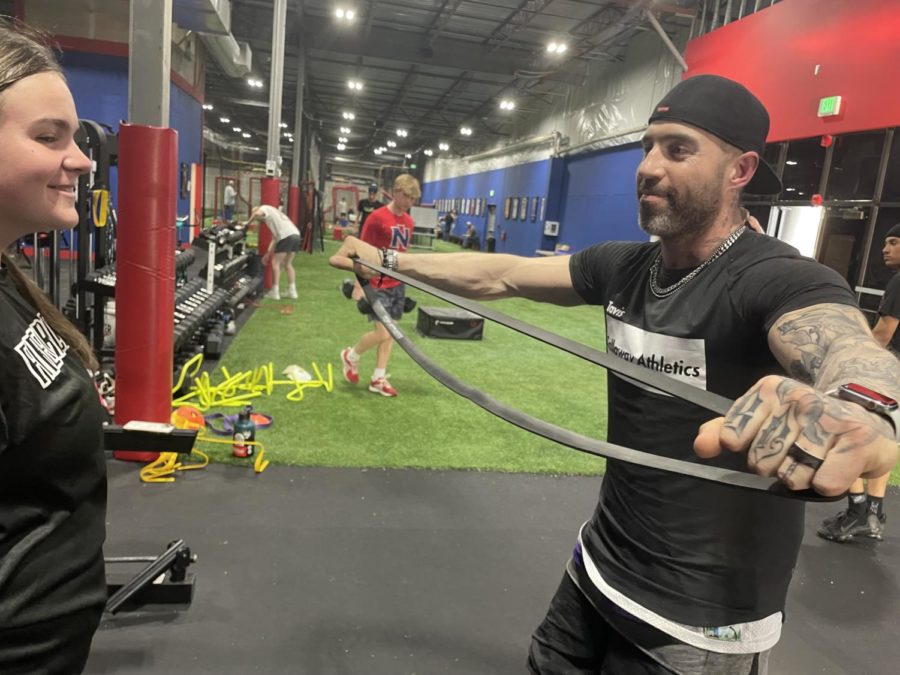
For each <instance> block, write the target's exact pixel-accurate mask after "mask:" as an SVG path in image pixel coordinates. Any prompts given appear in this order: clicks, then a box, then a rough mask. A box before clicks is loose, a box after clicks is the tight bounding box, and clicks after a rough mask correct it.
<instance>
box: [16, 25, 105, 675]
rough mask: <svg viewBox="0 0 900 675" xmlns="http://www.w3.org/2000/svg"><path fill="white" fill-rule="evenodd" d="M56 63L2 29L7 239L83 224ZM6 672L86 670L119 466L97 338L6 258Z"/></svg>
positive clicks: (24, 34) (19, 30)
mask: <svg viewBox="0 0 900 675" xmlns="http://www.w3.org/2000/svg"><path fill="white" fill-rule="evenodd" d="M78 127H79V124H78V115H77V114H76V112H75V104H74V101H73V100H72V95H71V94H70V93H69V89H68V87H67V86H66V82H65V79H64V78H63V76H62V72H61V70H60V68H59V65H58V64H57V62H56V60H55V58H54V55H53V52H52V51H51V50H50V49H49V48H48V47H47V46H46V45H45V44H44V43H43V42H42V38H41V37H40V36H39V35H37V34H35V33H32V32H31V31H29V30H28V29H27V28H25V27H24V26H22V25H21V24H14V23H11V22H9V21H5V20H0V147H2V148H3V152H4V156H5V157H6V159H7V161H5V162H3V163H2V165H0V203H2V204H3V208H2V209H0V236H2V242H0V243H2V245H3V246H7V245H9V244H10V243H12V242H14V241H15V240H16V239H17V238H19V237H21V236H23V235H24V234H26V233H28V232H37V231H41V230H46V229H50V228H53V229H64V228H66V229H68V228H72V227H74V226H75V224H76V223H77V222H78V214H77V212H76V209H75V190H76V185H77V183H78V177H79V176H80V175H81V174H83V173H86V172H87V171H88V170H89V169H90V166H91V161H90V159H88V158H87V157H86V156H85V155H84V154H83V153H82V152H81V151H80V150H79V148H78V146H77V145H76V144H75V141H74V134H75V132H76V130H77V129H78ZM0 267H2V269H0V317H2V321H0V672H2V673H4V674H7V673H61V674H62V673H65V674H66V675H68V674H70V673H80V672H81V671H82V669H83V667H84V664H85V661H86V660H87V655H88V651H89V649H90V644H91V639H92V637H93V635H94V632H95V631H96V629H97V626H98V624H99V621H100V616H101V614H102V611H103V606H104V604H105V602H106V578H105V572H104V564H103V552H102V545H103V541H104V538H105V536H106V529H105V519H106V457H105V454H104V452H103V437H102V426H101V407H100V400H99V396H98V393H97V391H96V389H95V387H94V383H93V381H92V378H91V374H90V372H89V369H90V370H94V369H96V366H97V364H96V360H95V359H94V356H93V354H92V353H91V349H90V346H89V345H88V343H87V341H86V340H85V339H84V337H83V336H82V335H81V334H80V333H78V331H77V330H76V329H75V327H74V326H72V325H71V324H70V323H69V322H68V321H66V319H65V318H64V317H63V316H62V314H61V313H60V312H59V310H58V309H56V307H54V306H53V305H52V304H51V303H50V302H49V301H48V300H47V298H46V297H45V296H44V295H43V293H42V292H41V290H40V289H39V288H38V287H37V286H35V284H34V283H33V282H31V281H29V280H28V279H27V278H26V277H25V276H24V275H23V274H22V272H20V271H19V270H18V269H17V268H16V266H15V264H14V263H13V262H12V260H10V259H9V258H8V257H7V256H6V255H3V256H2V258H0Z"/></svg>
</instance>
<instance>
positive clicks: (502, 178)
mask: <svg viewBox="0 0 900 675" xmlns="http://www.w3.org/2000/svg"><path fill="white" fill-rule="evenodd" d="M550 169H551V160H549V159H546V160H541V161H538V162H529V163H528V164H520V165H519V166H512V167H509V168H506V169H494V170H493V171H484V172H482V173H475V174H471V175H468V176H459V177H458V178H448V179H446V180H441V181H433V182H431V183H426V184H425V185H424V187H423V188H422V201H423V202H426V203H430V202H434V201H435V200H437V199H472V198H476V199H477V198H484V199H485V200H486V203H487V204H495V205H496V207H497V220H496V223H497V229H496V231H495V233H494V234H495V237H496V247H497V248H496V250H497V252H498V253H514V254H517V255H534V252H535V250H537V249H540V248H541V247H542V239H543V230H544V225H543V223H542V222H541V221H540V220H539V219H536V220H535V221H534V222H532V220H531V214H530V213H529V214H528V217H527V218H526V219H525V220H519V219H516V220H514V221H513V220H511V219H507V218H504V217H503V206H504V203H505V201H506V198H507V197H515V198H517V199H518V198H521V197H528V200H529V209H530V204H531V199H532V198H533V197H538V198H539V199H540V198H544V199H546V198H547V195H548V191H549V184H550ZM491 190H493V191H494V196H493V197H490V196H489V195H490V191H491ZM538 215H540V214H538ZM546 218H550V216H549V215H547V216H546ZM467 221H471V222H472V224H473V225H475V229H476V230H478V236H479V237H480V238H481V244H482V248H485V242H486V237H487V231H486V230H487V208H485V210H484V214H483V215H482V216H469V215H465V214H463V213H460V214H459V218H458V219H457V221H456V223H455V225H454V227H453V232H452V233H453V234H456V235H457V236H462V234H463V232H465V230H466V222H467Z"/></svg>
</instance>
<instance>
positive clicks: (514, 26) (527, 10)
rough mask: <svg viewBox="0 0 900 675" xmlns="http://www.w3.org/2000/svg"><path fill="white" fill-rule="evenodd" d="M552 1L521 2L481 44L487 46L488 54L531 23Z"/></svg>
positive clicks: (528, 0) (526, 0) (527, 0)
mask: <svg viewBox="0 0 900 675" xmlns="http://www.w3.org/2000/svg"><path fill="white" fill-rule="evenodd" d="M551 2H553V0H523V1H522V3H521V4H520V5H519V6H518V7H517V8H516V9H514V10H513V11H512V12H511V13H510V14H509V16H507V17H506V18H505V19H504V20H503V21H502V22H501V23H500V25H499V26H497V27H496V28H495V29H494V31H493V32H492V33H491V34H490V35H488V36H487V37H486V38H485V39H484V41H483V44H485V45H489V46H490V48H489V49H488V54H492V53H493V52H494V51H496V50H497V49H498V48H499V47H500V45H502V44H503V43H504V42H506V41H507V40H508V39H509V38H510V36H512V34H513V33H515V32H516V31H517V30H519V29H520V28H523V27H525V26H527V25H528V24H529V23H531V20H532V19H534V17H536V16H537V15H538V14H540V13H541V12H542V11H544V9H545V8H546V7H547V5H549V4H550V3H551Z"/></svg>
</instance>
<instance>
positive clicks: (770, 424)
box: [330, 75, 900, 675]
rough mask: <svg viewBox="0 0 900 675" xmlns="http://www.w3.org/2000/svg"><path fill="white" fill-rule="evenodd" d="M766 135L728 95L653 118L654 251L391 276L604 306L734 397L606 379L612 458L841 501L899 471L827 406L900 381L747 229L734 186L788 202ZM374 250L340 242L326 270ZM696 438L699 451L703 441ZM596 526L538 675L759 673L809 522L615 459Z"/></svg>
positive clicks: (823, 291) (838, 283)
mask: <svg viewBox="0 0 900 675" xmlns="http://www.w3.org/2000/svg"><path fill="white" fill-rule="evenodd" d="M768 128H769V117H768V113H767V112H766V110H765V108H764V107H763V105H762V103H760V101H759V100H758V99H757V98H756V97H755V96H753V94H752V93H751V92H750V91H748V90H747V89H746V88H745V87H743V86H742V85H740V84H739V83H737V82H734V81H731V80H728V79H725V78H721V77H717V76H713V75H697V76H695V77H690V78H688V79H686V80H684V81H682V82H681V83H679V84H678V85H676V86H675V87H674V88H673V89H672V90H671V91H670V92H669V93H668V94H667V95H666V96H665V97H664V98H663V100H662V101H660V103H659V104H658V105H657V106H656V107H655V108H654V110H653V112H652V114H651V115H650V120H649V126H648V128H647V130H646V132H645V133H644V135H643V139H642V141H641V144H642V147H643V153H644V154H643V159H642V160H641V162H640V164H639V166H638V168H637V175H636V187H637V196H638V202H639V215H640V224H641V227H642V228H643V229H644V231H645V232H647V233H648V234H650V235H655V237H657V238H658V241H653V242H647V243H634V242H606V243H602V244H596V245H594V246H590V247H588V248H586V249H584V250H582V251H579V252H577V253H575V254H574V255H571V256H550V257H541V258H525V257H518V256H512V255H501V254H497V255H491V256H484V255H482V254H479V253H468V252H460V253H449V254H417V255H408V254H404V253H400V254H397V256H396V260H391V261H390V262H391V263H392V264H393V263H394V262H395V263H396V269H397V270H398V271H399V272H400V273H402V274H405V275H409V276H411V277H414V278H418V279H423V280H427V281H428V282H429V283H431V284H434V285H436V286H438V287H441V288H443V289H445V290H448V291H451V292H454V293H458V294H461V295H465V296H468V297H473V298H482V299H493V298H505V297H514V296H518V297H524V298H529V299H532V300H536V301H540V302H551V303H556V304H558V305H563V306H568V305H578V304H583V303H588V304H592V305H596V306H597V307H599V308H601V310H602V311H603V313H604V319H605V324H606V339H607V351H608V352H609V353H612V354H617V355H620V357H621V358H628V360H629V361H632V362H634V363H646V364H648V365H647V366H646V367H648V368H651V367H654V365H659V364H663V363H664V364H666V365H667V366H671V370H670V372H671V376H673V377H676V378H677V379H680V380H682V381H683V382H686V383H689V384H691V385H693V386H695V387H698V388H700V389H705V390H709V391H712V392H715V393H717V394H720V395H722V396H727V397H729V398H734V399H736V400H735V402H734V405H733V406H732V407H731V409H730V410H729V411H728V412H727V414H726V415H725V417H724V418H717V419H714V420H710V419H709V417H710V415H709V413H707V412H704V411H703V410H701V409H699V408H697V407H696V406H694V405H692V404H689V403H686V402H684V401H681V400H679V399H677V398H674V397H672V396H668V395H664V394H660V393H658V392H656V391H654V390H651V389H649V388H647V387H644V386H641V385H639V384H638V383H636V382H634V381H633V380H628V379H625V378H622V377H620V376H618V375H616V374H614V373H611V372H610V373H608V375H607V376H608V382H609V392H608V406H609V410H608V416H609V429H608V440H609V441H610V442H612V443H615V444H618V445H623V446H628V447H633V448H640V449H641V450H645V451H650V452H655V453H657V454H660V455H664V456H667V457H673V458H679V459H683V460H688V461H697V460H696V457H697V455H700V456H701V457H702V458H704V459H705V460H706V461H709V462H710V463H712V464H715V465H717V466H721V467H726V468H731V469H734V470H740V469H746V468H748V467H749V469H750V470H752V471H755V472H757V473H760V474H764V475H777V476H778V477H779V479H780V480H781V481H782V482H783V483H784V484H785V485H786V486H787V487H788V488H790V489H803V488H808V487H810V486H812V487H813V488H814V489H815V490H817V491H819V492H821V493H823V494H826V495H837V494H841V493H842V492H843V491H844V490H846V489H847V488H848V487H849V486H850V484H851V483H852V482H853V481H854V480H855V479H856V478H857V477H859V476H864V477H875V476H880V475H883V474H884V473H885V472H886V471H888V470H889V469H890V467H891V466H892V465H893V463H894V461H895V460H896V457H897V442H896V441H897V437H896V428H895V427H894V425H893V419H887V418H885V417H882V416H881V415H877V414H874V413H872V412H869V411H868V410H866V409H865V408H864V407H863V406H861V405H858V404H856V403H853V402H850V401H846V400H842V399H838V398H835V397H833V396H830V395H829V394H828V393H826V392H829V391H831V390H833V389H835V388H837V387H839V385H842V384H848V383H857V384H862V385H864V386H866V387H868V388H869V389H871V390H874V391H875V392H878V393H880V394H883V395H885V396H889V397H891V398H894V399H897V398H898V396H900V363H898V362H897V359H895V358H894V357H893V356H892V355H891V354H890V353H888V352H887V351H886V350H884V349H882V348H881V346H880V345H878V343H876V342H875V340H874V339H873V338H872V334H871V332H870V331H869V328H868V324H867V323H866V321H865V319H864V318H863V316H862V314H861V313H860V311H859V310H858V309H857V307H856V299H855V296H854V295H853V293H852V292H851V291H850V289H849V287H848V286H847V283H846V282H845V281H844V280H843V279H842V278H841V277H840V276H839V275H838V274H837V273H836V272H834V271H833V270H831V269H829V268H827V267H825V266H824V265H820V264H818V263H816V262H815V261H813V260H810V259H809V258H804V257H802V256H801V255H800V254H799V253H798V252H797V251H796V249H794V248H792V247H791V246H789V245H787V244H785V243H784V242H781V241H779V240H777V239H774V238H771V237H767V236H765V235H762V234H758V233H756V232H754V231H752V230H750V229H748V227H747V225H746V223H745V222H744V218H743V217H742V215H741V211H740V197H741V194H742V192H743V191H744V190H745V189H746V190H748V191H749V192H752V193H754V194H769V193H776V192H779V191H780V189H781V184H780V181H779V179H778V177H777V176H776V174H775V173H774V171H773V170H772V168H771V167H769V166H768V164H766V163H765V161H764V160H763V159H762V154H763V151H764V148H765V140H766V135H767V133H768ZM355 256H358V257H359V258H361V259H363V260H366V261H369V262H374V263H377V262H388V261H387V260H385V261H382V253H381V252H380V251H379V250H378V249H377V248H374V247H372V246H369V245H368V244H366V243H365V242H361V241H359V240H357V239H354V238H351V239H348V240H347V241H346V242H344V243H343V245H342V246H341V248H340V250H339V251H338V252H337V253H336V254H335V255H334V256H332V258H331V260H330V262H331V264H332V265H334V266H335V267H338V268H341V269H353V267H354V262H353V260H354V257H355ZM698 429H699V432H698ZM606 466H607V469H606V475H605V476H604V478H603V482H602V485H601V489H600V498H599V502H598V504H597V507H596V510H595V511H594V513H593V515H592V516H591V517H590V519H588V521H587V522H586V523H585V524H584V526H583V527H582V528H581V531H580V532H579V533H578V536H577V538H576V541H575V547H574V551H573V554H572V556H571V558H570V559H569V561H568V563H567V568H566V572H565V574H564V575H563V578H562V581H561V583H560V585H559V588H558V590H557V592H556V595H555V596H554V597H553V599H552V600H551V602H550V608H549V610H548V612H547V615H546V617H545V618H544V621H543V622H542V623H541V624H540V626H538V628H537V630H536V631H535V633H534V635H533V636H532V640H531V647H530V650H529V654H528V660H527V664H528V668H529V670H530V671H531V672H532V673H570V674H573V673H601V672H602V673H645V674H646V673H660V674H662V673H667V674H670V673H672V672H678V673H691V674H696V673H710V674H716V675H718V674H720V673H726V672H727V673H751V672H753V673H764V672H766V667H767V662H768V656H769V650H771V649H772V647H773V646H774V645H775V644H776V643H777V642H778V640H779V637H780V635H781V625H782V620H783V618H784V614H783V613H784V606H785V598H786V596H787V591H788V586H789V584H790V580H791V574H792V572H793V570H794V567H795V564H796V561H797V555H798V553H799V550H800V541H801V538H802V536H803V515H804V508H803V503H802V502H800V501H797V500H789V499H782V498H777V497H773V496H771V495H767V494H764V493H760V492H751V491H745V490H736V489H733V488H729V487H726V486H724V485H717V484H714V483H709V482H702V481H697V480H694V479H691V478H688V477H681V476H677V475H673V474H670V473H666V472H661V471H657V470H654V469H649V468H646V467H641V466H638V465H634V464H628V463H624V462H621V461H616V460H608V461H607V465H606Z"/></svg>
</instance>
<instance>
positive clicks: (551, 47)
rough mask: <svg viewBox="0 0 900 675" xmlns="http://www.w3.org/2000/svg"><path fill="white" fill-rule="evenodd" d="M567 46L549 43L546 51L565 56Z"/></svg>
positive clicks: (559, 43)
mask: <svg viewBox="0 0 900 675" xmlns="http://www.w3.org/2000/svg"><path fill="white" fill-rule="evenodd" d="M568 48H569V47H568V45H566V44H565V43H563V42H551V43H550V44H548V45H547V51H548V52H550V53H551V54H565V52H566V50H567V49H568Z"/></svg>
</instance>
